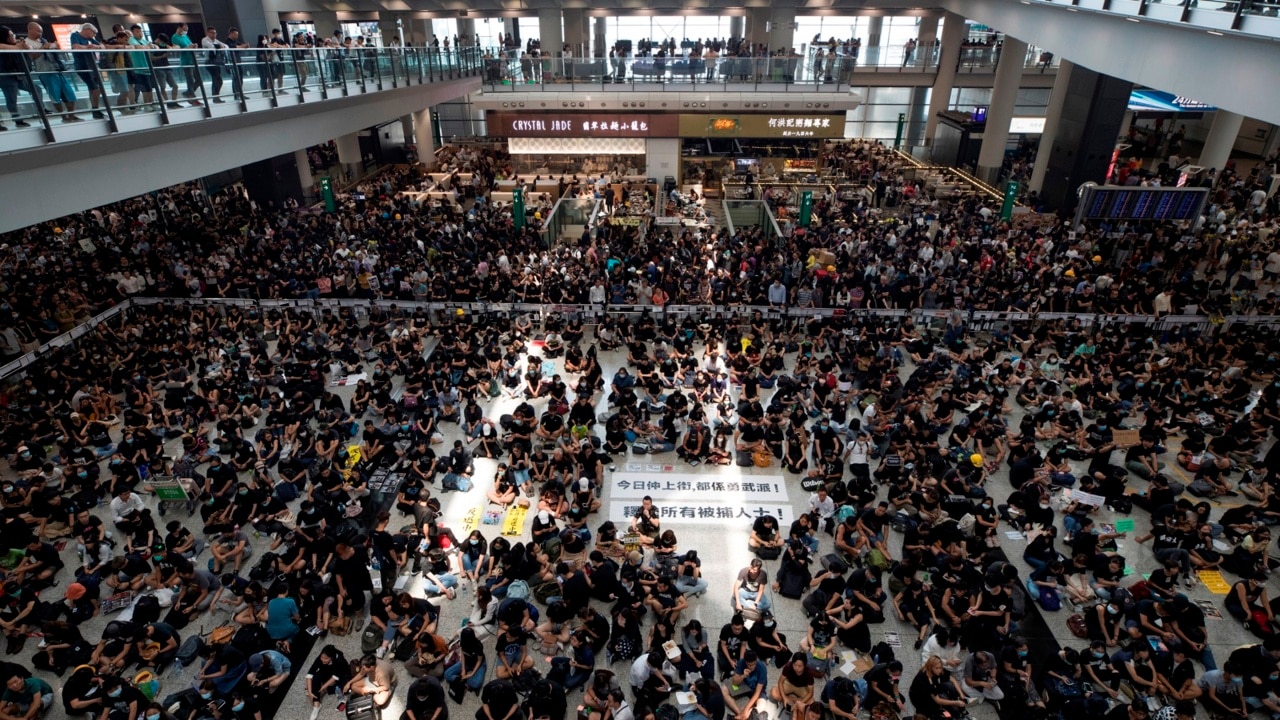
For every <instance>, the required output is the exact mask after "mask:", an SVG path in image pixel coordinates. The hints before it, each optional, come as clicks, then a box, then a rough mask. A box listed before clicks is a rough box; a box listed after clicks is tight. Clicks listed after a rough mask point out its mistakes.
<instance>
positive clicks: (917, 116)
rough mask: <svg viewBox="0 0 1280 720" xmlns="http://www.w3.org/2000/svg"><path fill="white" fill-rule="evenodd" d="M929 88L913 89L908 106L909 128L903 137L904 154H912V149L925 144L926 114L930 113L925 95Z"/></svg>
mask: <svg viewBox="0 0 1280 720" xmlns="http://www.w3.org/2000/svg"><path fill="white" fill-rule="evenodd" d="M928 92H929V88H927V87H924V86H923V85H917V86H915V87H913V88H911V101H910V103H909V104H908V105H907V127H906V132H905V133H904V137H903V139H902V140H903V152H905V153H907V154H908V155H910V154H911V148H913V147H918V146H920V145H923V144H924V118H923V117H921V116H922V115H924V113H927V112H929V107H928V104H927V103H925V95H926V93H928Z"/></svg>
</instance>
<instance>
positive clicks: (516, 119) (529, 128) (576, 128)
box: [486, 112, 676, 138]
mask: <svg viewBox="0 0 1280 720" xmlns="http://www.w3.org/2000/svg"><path fill="white" fill-rule="evenodd" d="M486 122H487V123H488V128H489V134H491V135H500V136H502V137H568V138H575V137H578V138H636V137H639V138H646V137H675V136H676V116H675V115H651V114H649V113H536V112H530V113H507V112H490V113H489V114H488V117H487V119H486Z"/></svg>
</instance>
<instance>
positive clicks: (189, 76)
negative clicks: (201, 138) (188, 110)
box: [169, 23, 201, 106]
mask: <svg viewBox="0 0 1280 720" xmlns="http://www.w3.org/2000/svg"><path fill="white" fill-rule="evenodd" d="M169 44H171V45H173V46H174V47H175V48H177V49H178V50H181V51H183V52H180V53H179V55H180V56H181V58H180V60H179V64H180V65H182V74H183V76H184V77H185V78H186V80H187V91H186V92H184V93H182V97H184V98H186V99H187V100H188V101H190V102H191V104H192V105H193V106H195V105H199V104H200V101H199V100H196V99H195V97H196V88H197V87H198V86H199V85H200V84H201V81H200V69H199V68H197V67H196V53H195V52H194V51H192V52H187V50H190V49H191V48H192V47H194V46H195V43H194V42H192V41H191V35H190V34H189V30H188V28H187V24H186V23H178V27H177V28H176V29H175V30H174V31H173V37H171V38H169Z"/></svg>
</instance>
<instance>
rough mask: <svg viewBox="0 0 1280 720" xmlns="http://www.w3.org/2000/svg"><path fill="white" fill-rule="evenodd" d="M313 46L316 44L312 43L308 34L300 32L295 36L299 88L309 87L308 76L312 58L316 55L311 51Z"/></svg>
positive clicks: (294, 49) (294, 51) (294, 47)
mask: <svg viewBox="0 0 1280 720" xmlns="http://www.w3.org/2000/svg"><path fill="white" fill-rule="evenodd" d="M313 46H314V43H312V41H311V36H310V35H308V34H307V33H304V32H300V33H296V34H295V35H294V36H293V53H294V55H293V56H294V58H296V59H297V63H296V67H297V68H298V87H302V88H304V87H306V86H307V74H308V72H309V71H310V69H311V66H310V64H309V63H310V62H311V58H312V56H314V55H315V51H314V50H312V49H311V48H312V47H313Z"/></svg>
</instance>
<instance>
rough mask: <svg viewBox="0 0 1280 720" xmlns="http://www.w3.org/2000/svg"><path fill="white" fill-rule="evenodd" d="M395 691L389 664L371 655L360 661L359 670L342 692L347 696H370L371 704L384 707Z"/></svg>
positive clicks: (393, 671) (394, 679) (392, 671)
mask: <svg viewBox="0 0 1280 720" xmlns="http://www.w3.org/2000/svg"><path fill="white" fill-rule="evenodd" d="M395 689H396V671H395V668H394V667H392V665H391V663H389V662H387V661H385V660H379V659H378V658H377V657H375V656H374V655H373V654H372V653H370V654H368V655H365V656H364V657H363V658H361V659H360V669H359V670H358V671H357V672H356V674H355V677H353V678H351V679H350V680H349V681H347V684H346V686H345V687H344V688H343V692H345V693H347V694H348V695H372V696H373V704H374V705H377V706H378V707H380V708H382V707H386V706H387V703H389V702H391V696H392V694H393V693H394V692H395Z"/></svg>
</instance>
